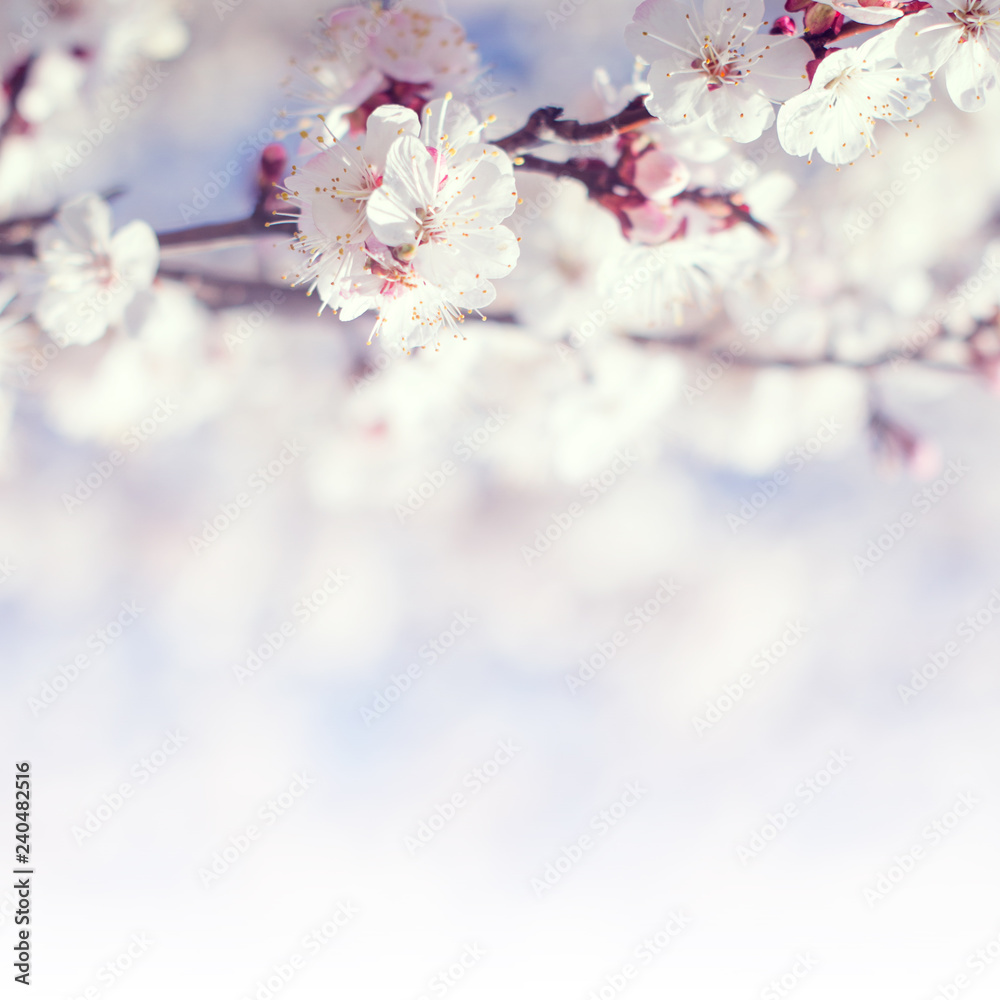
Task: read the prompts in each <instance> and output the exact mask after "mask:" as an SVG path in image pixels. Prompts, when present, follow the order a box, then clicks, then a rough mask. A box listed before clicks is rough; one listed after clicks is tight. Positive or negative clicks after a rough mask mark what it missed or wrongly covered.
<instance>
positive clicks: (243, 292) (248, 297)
mask: <svg viewBox="0 0 1000 1000" xmlns="http://www.w3.org/2000/svg"><path fill="white" fill-rule="evenodd" d="M157 277H159V278H167V279H168V280H170V281H179V282H180V283H181V284H183V285H185V286H187V288H188V290H189V291H190V292H191V294H192V295H194V297H195V298H196V299H198V301H199V302H201V303H202V304H203V305H205V306H207V307H208V308H209V309H234V308H237V307H239V306H243V305H248V304H252V303H254V302H257V301H259V300H260V299H267V298H271V296H273V295H274V293H275V292H280V293H281V295H282V297H281V298H280V299H276V300H275V299H272V301H277V302H278V303H284V302H285V301H286V299H287V300H289V301H292V302H294V303H296V304H298V305H304V304H306V303H307V302H308V298H307V296H306V293H305V290H304V289H303V288H292V287H291V286H290V285H277V284H274V283H273V282H270V281H256V280H253V279H249V280H247V279H243V278H230V277H226V276H224V275H217V274H205V273H203V272H201V271H189V270H186V269H184V268H171V267H161V268H160V270H159V271H158V272H157Z"/></svg>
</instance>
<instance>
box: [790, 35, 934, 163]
mask: <svg viewBox="0 0 1000 1000" xmlns="http://www.w3.org/2000/svg"><path fill="white" fill-rule="evenodd" d="M894 45H895V38H894V37H893V34H892V33H891V32H885V33H882V34H879V35H877V36H876V37H875V38H873V39H871V40H870V41H867V42H865V43H864V44H863V45H861V46H859V47H858V48H853V49H839V50H838V51H836V52H832V53H831V54H830V55H828V56H827V57H826V58H825V59H824V60H823V61H822V62H821V63H820V64H819V67H818V68H817V70H816V73H815V75H814V77H813V81H812V85H811V86H810V87H809V89H808V90H807V91H806V92H805V93H803V94H799V95H798V96H796V97H793V98H792V99H791V100H789V101H786V102H785V104H784V105H783V106H782V108H781V110H780V112H779V113H778V139H779V140H780V142H781V145H782V146H783V147H784V149H785V151H786V152H789V153H791V154H792V155H793V156H811V155H812V153H813V151H814V150H816V151H817V152H818V153H819V155H820V156H822V157H823V159H824V160H826V161H827V162H828V163H850V162H851V161H853V160H854V159H856V158H857V157H858V156H859V155H861V153H863V152H864V151H865V150H870V149H872V148H873V145H874V140H873V135H872V133H873V131H874V128H875V123H876V121H878V120H880V119H884V120H887V121H896V120H902V121H906V120H908V119H909V118H910V117H911V116H912V115H914V114H917V113H918V112H920V111H922V110H923V109H924V107H925V106H926V105H927V103H928V101H929V100H930V83H929V81H928V80H927V79H926V77H924V76H922V75H921V74H919V73H914V72H911V71H908V70H903V69H901V68H900V66H899V62H898V60H897V59H896V55H895V51H894Z"/></svg>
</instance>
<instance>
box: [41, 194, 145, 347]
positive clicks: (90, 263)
mask: <svg viewBox="0 0 1000 1000" xmlns="http://www.w3.org/2000/svg"><path fill="white" fill-rule="evenodd" d="M37 249H38V258H39V260H40V262H41V264H42V267H43V269H44V271H45V273H46V277H47V282H46V286H45V289H44V290H43V291H42V294H41V297H40V298H39V301H38V304H37V306H36V307H35V318H36V319H37V320H38V324H39V326H41V327H42V329H43V330H45V331H46V332H47V333H48V334H49V335H50V336H51V337H52V338H53V339H54V340H55V341H56V342H57V343H59V344H60V345H62V346H64V345H66V344H90V343H93V342H94V341H95V340H97V339H99V338H100V337H102V336H103V335H104V334H105V332H106V331H107V330H108V328H109V327H111V326H118V325H125V326H131V325H133V324H132V323H130V322H129V321H128V320H129V319H131V320H133V321H134V320H135V319H136V317H135V316H132V317H129V316H127V313H128V311H129V307H130V306H132V305H133V303H135V302H136V298H137V296H138V295H139V294H140V293H141V292H143V291H145V290H146V289H148V288H149V287H150V285H151V284H152V283H153V279H154V278H155V276H156V270H157V267H158V265H159V258H160V247H159V243H158V242H157V239H156V234H155V233H154V232H153V230H152V228H151V227H150V226H149V224H148V223H146V222H143V221H141V220H139V219H137V220H135V221H133V222H129V223H128V224H127V225H125V226H123V227H122V228H121V229H119V230H118V231H117V232H116V233H115V234H114V235H112V233H111V209H110V207H109V206H108V204H107V202H105V201H103V200H102V199H101V198H99V197H98V196H97V195H93V194H85V195H81V196H80V197H78V198H74V199H73V200H72V201H69V202H67V203H66V204H65V205H63V206H62V208H61V209H60V210H59V213H58V214H57V215H56V218H55V223H54V224H53V225H49V226H46V227H45V228H44V229H43V230H42V231H41V232H40V233H39V234H38V239H37Z"/></svg>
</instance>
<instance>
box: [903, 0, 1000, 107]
mask: <svg viewBox="0 0 1000 1000" xmlns="http://www.w3.org/2000/svg"><path fill="white" fill-rule="evenodd" d="M930 2H931V8H930V9H929V10H922V11H920V12H919V13H917V14H913V15H911V16H910V17H908V18H906V20H905V21H904V22H903V23H902V24H901V25H900V26H899V28H898V29H897V32H896V38H897V41H896V54H897V55H898V56H899V61H900V62H901V63H902V64H903V65H904V66H905V67H906V68H907V69H909V70H913V71H914V72H917V73H936V72H937V71H938V70H939V69H942V68H944V74H945V75H944V81H945V86H946V87H947V89H948V95H949V96H950V97H951V99H952V100H953V101H954V102H955V104H956V105H957V106H958V107H960V108H961V109H962V110H963V111H978V110H979V109H980V108H982V107H983V106H984V105H985V103H986V99H987V97H989V96H990V95H991V94H993V93H995V92H996V91H997V87H998V81H1000V3H998V2H997V0H962V2H960V3H952V2H950V0H930Z"/></svg>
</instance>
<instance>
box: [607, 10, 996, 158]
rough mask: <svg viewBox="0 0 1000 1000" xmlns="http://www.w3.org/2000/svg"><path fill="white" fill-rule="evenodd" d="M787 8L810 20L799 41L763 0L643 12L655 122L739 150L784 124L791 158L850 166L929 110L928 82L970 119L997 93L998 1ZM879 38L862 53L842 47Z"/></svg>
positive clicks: (642, 44)
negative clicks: (935, 79)
mask: <svg viewBox="0 0 1000 1000" xmlns="http://www.w3.org/2000/svg"><path fill="white" fill-rule="evenodd" d="M785 7H786V9H787V10H788V11H789V12H791V13H797V12H801V13H802V14H803V31H802V33H801V34H797V28H796V25H795V22H794V21H793V20H792V18H791V17H788V16H785V17H782V18H780V19H779V20H778V21H777V22H775V23H774V24H771V23H769V22H767V21H765V19H764V3H763V0H749V2H747V3H744V4H739V5H732V6H726V5H725V3H724V2H722V0H705V2H704V3H703V4H701V3H690V2H687V0H644V2H643V3H642V4H640V6H639V8H638V9H637V11H636V13H635V17H634V19H633V21H632V23H631V24H630V25H629V27H628V29H627V31H626V40H627V41H628V43H629V46H630V47H631V49H632V51H633V52H634V53H635V54H636V55H637V56H638V57H639V58H641V59H643V60H644V61H645V62H646V63H648V64H649V77H648V83H649V89H650V93H649V97H648V99H647V107H648V108H649V110H650V111H651V112H652V113H653V114H654V115H656V117H658V118H659V119H660V120H661V121H663V122H664V123H665V124H667V125H671V126H674V127H679V126H688V125H691V124H694V123H696V122H702V121H703V122H705V123H706V124H707V125H708V127H709V128H711V129H713V130H714V131H715V132H717V133H718V134H719V135H722V136H726V137H729V138H732V139H735V140H737V141H738V142H751V141H753V140H754V139H758V138H760V136H761V134H762V133H763V132H764V131H765V130H766V129H767V128H769V127H770V126H771V125H772V124H774V123H775V122H776V123H777V130H778V138H779V140H780V142H781V145H782V147H783V148H784V149H785V151H786V152H788V153H791V154H792V155H794V156H809V155H811V154H812V153H813V152H814V151H815V152H818V153H819V155H820V156H821V157H822V158H823V159H824V160H826V161H827V162H829V163H834V164H843V163H849V162H851V161H853V160H854V159H856V158H857V157H858V156H859V155H861V154H862V153H863V152H865V151H866V150H869V151H873V150H874V149H875V142H874V136H873V130H874V126H875V124H876V122H878V121H883V120H884V121H891V122H904V123H905V122H908V121H910V120H912V118H913V116H915V115H916V114H918V113H919V112H921V111H922V110H923V109H924V108H925V107H926V106H927V104H928V103H929V101H930V99H931V90H930V79H929V75H930V74H933V73H935V72H938V71H940V70H943V71H944V74H945V81H946V85H947V89H948V93H949V95H950V96H951V98H952V100H953V101H954V102H955V104H956V105H957V106H958V107H960V108H961V109H962V110H964V111H975V110H977V109H978V108H980V107H982V106H983V105H984V103H985V101H986V100H987V99H988V98H989V97H991V96H992V95H993V94H994V93H995V92H996V90H997V89H998V80H1000V3H997V2H996V0H958V2H952V0H931V2H929V3H922V2H921V3H890V2H883V0H853V2H848V0H843V2H836V3H829V4H824V3H812V2H807V0H787V3H786V4H785ZM845 18H849V19H850V20H845ZM849 28H850V29H853V30H852V31H848V29H849ZM879 28H883V29H884V30H882V31H881V32H880V33H879V34H877V35H876V36H875V37H874V38H872V39H870V40H868V41H866V42H864V43H862V44H860V45H857V46H855V47H847V48H840V47H838V46H836V45H834V44H832V43H833V42H836V41H839V40H846V39H848V38H849V37H853V36H854V35H856V34H860V33H861V32H865V31H868V30H872V29H879ZM776 106H777V108H778V110H777V111H775V107H776Z"/></svg>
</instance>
